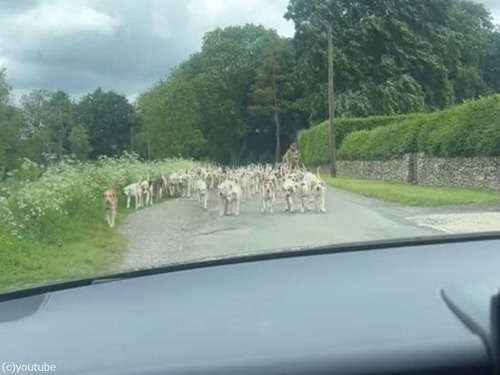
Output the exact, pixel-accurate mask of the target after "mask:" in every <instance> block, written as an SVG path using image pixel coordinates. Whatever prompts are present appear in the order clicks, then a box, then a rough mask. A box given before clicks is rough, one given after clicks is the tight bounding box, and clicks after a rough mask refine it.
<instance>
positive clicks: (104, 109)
mask: <svg viewBox="0 0 500 375" xmlns="http://www.w3.org/2000/svg"><path fill="white" fill-rule="evenodd" d="M75 112H76V116H75V117H76V121H77V122H78V123H79V124H81V125H83V126H85V128H86V129H87V131H88V135H89V138H90V144H91V146H92V152H91V154H90V156H91V157H92V158H95V157H97V156H99V155H108V156H113V155H117V154H120V153H122V152H123V151H124V150H129V149H130V144H131V138H132V134H133V131H134V129H135V128H136V126H137V116H136V113H135V111H134V107H133V106H132V105H131V104H130V103H129V102H128V100H127V98H126V97H125V96H123V95H119V94H117V93H115V92H113V91H109V92H104V91H103V90H102V89H101V88H98V89H97V90H95V91H94V92H92V93H90V94H88V95H86V96H85V97H83V98H82V99H81V100H80V101H79V102H78V104H77V106H76V109H75Z"/></svg>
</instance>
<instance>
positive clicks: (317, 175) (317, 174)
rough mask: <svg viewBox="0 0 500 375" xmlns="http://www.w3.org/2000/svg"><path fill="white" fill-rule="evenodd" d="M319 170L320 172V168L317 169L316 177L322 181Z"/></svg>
mask: <svg viewBox="0 0 500 375" xmlns="http://www.w3.org/2000/svg"><path fill="white" fill-rule="evenodd" d="M319 170H320V167H318V168H316V177H318V178H319V179H321V176H320V175H319Z"/></svg>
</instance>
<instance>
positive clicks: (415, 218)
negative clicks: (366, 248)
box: [118, 188, 500, 270]
mask: <svg viewBox="0 0 500 375" xmlns="http://www.w3.org/2000/svg"><path fill="white" fill-rule="evenodd" d="M216 198H217V197H216V195H215V193H214V192H211V195H210V199H209V207H208V210H204V209H203V208H202V207H201V206H200V205H199V204H198V203H197V202H196V200H195V199H194V198H191V199H181V198H178V199H171V200H168V201H165V202H163V203H161V204H157V205H154V206H153V207H150V208H146V209H141V210H139V211H137V212H136V213H134V214H132V215H130V216H129V217H128V218H127V220H126V222H125V224H124V225H122V226H121V228H120V230H121V231H122V233H124V234H125V235H126V237H127V239H128V247H127V250H126V253H125V256H124V259H123V261H122V262H121V263H120V264H119V265H118V269H119V270H130V269H140V268H149V267H155V266H160V265H165V264H178V263H186V262H192V261H198V260H207V259H217V258H224V257H231V256H234V255H243V254H256V253H262V252H270V251H281V250H284V249H289V248H294V249H298V248H303V247H310V246H318V245H328V244H342V243H352V242H361V241H374V240H382V239H396V238H409V237H422V236H432V235H437V234H444V233H460V232H467V231H487V230H495V229H496V228H500V214H498V213H497V212H496V208H495V207H491V206H488V207H482V208H478V207H461V208H460V209H457V208H441V209H439V210H437V209H435V208H434V209H429V208H418V207H406V206H401V205H396V204H391V203H385V202H381V201H378V200H374V199H369V198H365V197H361V196H358V195H356V194H353V193H350V192H346V191H342V190H339V189H334V188H328V191H327V196H326V209H327V212H326V213H317V212H307V213H300V212H294V213H289V212H285V203H284V198H283V197H282V196H281V197H278V199H277V202H275V204H274V214H263V213H261V210H260V201H259V197H258V196H254V198H253V199H252V200H250V201H248V202H247V203H246V204H244V205H242V209H241V213H240V215H239V216H223V217H219V215H218V206H217V201H216ZM478 211H479V213H478ZM485 211H489V212H486V213H485ZM485 215H486V216H485ZM488 215H490V217H488ZM485 217H486V219H485ZM479 218H482V221H481V220H479Z"/></svg>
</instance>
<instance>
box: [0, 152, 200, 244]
mask: <svg viewBox="0 0 500 375" xmlns="http://www.w3.org/2000/svg"><path fill="white" fill-rule="evenodd" d="M27 164H28V167H29V168H31V169H32V168H33V166H32V165H31V164H29V163H27ZM194 165H195V163H194V162H192V161H186V160H181V159H166V160H160V161H151V162H142V161H140V160H139V159H138V157H137V155H134V154H124V155H123V156H122V157H119V158H101V159H100V160H99V161H96V162H86V163H84V162H80V161H76V160H72V159H65V160H63V161H61V162H59V163H56V164H54V165H52V166H50V167H48V168H47V169H46V170H45V172H43V174H41V176H39V178H37V179H33V176H34V175H33V173H34V172H33V173H31V172H30V173H28V174H26V173H25V172H23V171H14V172H13V175H14V176H15V175H18V176H24V179H23V183H22V184H17V185H13V187H11V188H10V190H9V191H7V193H6V194H5V196H4V197H0V234H3V235H10V236H13V237H16V238H20V237H23V236H25V237H30V238H35V239H37V240H43V241H44V242H48V243H51V242H54V241H57V240H58V239H57V238H52V237H53V236H51V234H54V236H56V233H57V235H59V234H60V233H61V231H56V230H52V229H54V227H56V226H58V225H65V223H68V221H71V222H72V223H73V224H74V225H77V223H78V220H81V221H85V220H88V219H89V217H90V216H94V215H96V214H97V215H101V211H102V192H103V191H104V190H106V189H107V188H108V187H109V186H110V185H111V184H112V183H113V182H115V181H116V183H117V184H118V187H119V193H120V195H121V196H122V197H121V198H122V200H121V202H120V203H122V202H123V198H124V197H123V187H125V186H126V185H128V184H130V183H132V182H137V181H138V180H139V179H145V178H146V177H147V175H148V174H149V175H150V176H156V175H161V174H164V175H168V174H170V173H171V172H173V171H174V170H178V169H181V168H192V167H193V166H194ZM28 167H21V168H24V170H26V169H27V168H28ZM29 168H28V169H29ZM36 171H38V169H36ZM37 173H38V172H37ZM28 177H29V178H28ZM89 215H90V216H89ZM99 219H100V217H99Z"/></svg>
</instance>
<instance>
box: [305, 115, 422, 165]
mask: <svg viewBox="0 0 500 375" xmlns="http://www.w3.org/2000/svg"><path fill="white" fill-rule="evenodd" d="M419 116H421V114H407V115H396V116H371V117H363V118H345V119H339V120H336V121H335V137H336V138H335V143H336V145H337V148H339V147H340V145H341V144H342V141H343V140H344V139H345V138H346V136H347V135H349V134H350V133H352V132H355V131H358V130H369V129H374V128H377V127H381V126H387V125H390V124H393V123H395V122H401V121H404V120H407V119H411V118H414V117H419ZM299 148H300V154H301V161H302V162H303V163H304V164H306V165H315V164H321V163H324V162H327V161H328V159H329V152H328V121H324V122H322V123H321V124H318V125H315V126H313V127H312V128H310V129H307V130H303V131H302V132H300V134H299Z"/></svg>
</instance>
